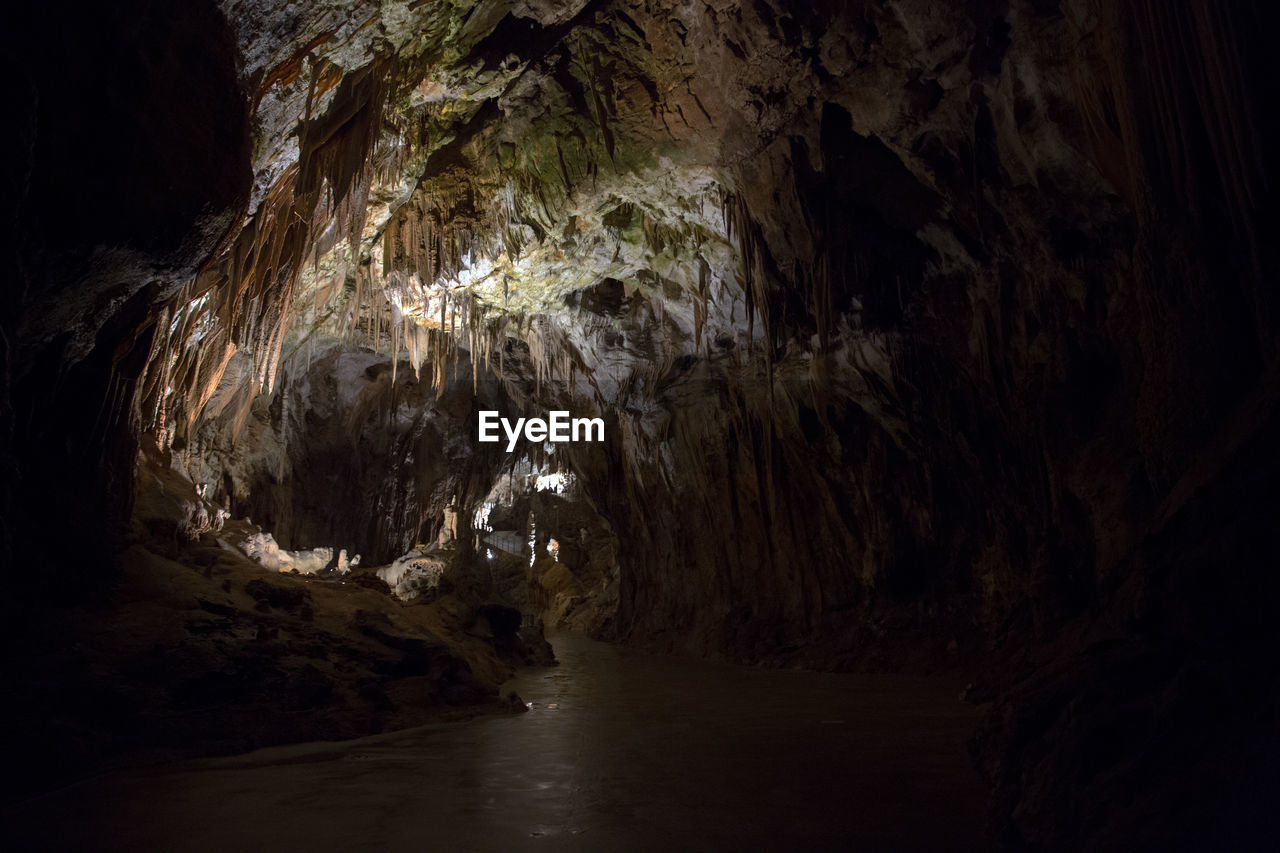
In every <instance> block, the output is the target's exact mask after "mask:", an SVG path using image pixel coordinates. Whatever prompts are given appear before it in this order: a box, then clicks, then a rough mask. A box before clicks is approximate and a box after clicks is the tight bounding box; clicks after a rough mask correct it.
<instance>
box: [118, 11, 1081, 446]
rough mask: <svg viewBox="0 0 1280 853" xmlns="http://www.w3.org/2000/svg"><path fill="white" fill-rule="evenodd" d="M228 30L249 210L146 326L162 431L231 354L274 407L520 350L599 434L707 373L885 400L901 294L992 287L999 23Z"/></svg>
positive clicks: (152, 395) (273, 26)
mask: <svg viewBox="0 0 1280 853" xmlns="http://www.w3.org/2000/svg"><path fill="white" fill-rule="evenodd" d="M224 6H225V8H224V13H225V15H226V17H227V20H228V21H230V22H231V23H232V26H233V27H234V28H235V29H236V38H237V42H238V48H239V56H238V62H237V70H238V74H239V76H240V79H241V85H242V86H243V87H244V89H245V90H246V91H247V92H248V93H249V96H250V98H249V100H250V104H251V117H250V127H251V133H252V156H251V160H252V172H253V183H252V190H251V193H250V197H249V199H248V202H247V204H246V206H245V210H244V215H243V217H242V218H241V220H240V222H239V223H238V225H236V226H235V227H233V228H231V229H230V230H229V232H228V233H227V234H226V235H225V237H224V238H223V239H222V242H221V244H220V246H219V248H218V250H217V251H216V252H215V253H214V256H213V258H212V259H211V260H210V261H209V262H208V263H207V264H206V265H205V266H204V268H203V270H202V271H201V272H200V273H199V275H198V276H197V277H196V279H195V280H194V281H193V282H191V283H190V284H189V285H187V286H186V287H185V288H184V289H183V290H182V292H181V293H179V294H178V295H177V296H176V297H175V298H174V299H173V300H171V302H170V303H169V306H168V307H167V308H166V310H165V312H163V316H162V317H161V318H160V319H159V320H158V327H159V328H161V329H162V330H163V329H164V327H165V326H167V329H168V334H163V333H162V334H160V335H158V336H157V338H156V343H155V345H154V346H153V351H152V355H151V357H150V358H149V368H148V371H147V376H145V377H144V379H143V382H142V383H141V385H140V387H141V393H140V394H139V399H138V401H137V405H136V410H135V417H136V419H137V421H138V422H139V425H140V426H142V427H144V428H146V427H161V428H162V427H164V426H165V425H166V424H169V425H171V426H175V429H171V430H170V432H169V434H170V436H171V437H172V435H173V434H174V433H175V432H177V433H181V432H183V431H185V430H186V429H187V428H189V426H190V425H191V423H193V422H194V421H195V419H196V418H197V416H198V415H199V414H200V413H201V412H202V411H203V408H204V405H205V404H206V402H207V401H208V400H209V399H210V397H211V396H212V395H213V392H214V390H215V388H216V386H217V384H218V382H219V381H220V380H222V379H223V378H224V376H225V372H226V367H227V365H228V364H229V363H230V362H231V360H232V357H233V355H236V354H237V353H238V354H239V355H240V357H241V358H244V357H250V358H252V360H253V365H254V369H253V370H252V371H241V373H243V374H244V375H245V376H247V377H252V378H253V379H254V380H255V381H256V382H257V383H258V384H259V385H260V386H261V387H262V388H263V389H264V390H269V389H270V388H271V387H272V385H273V384H274V380H275V375H276V373H277V371H278V369H279V364H280V360H281V358H282V355H283V357H284V358H285V360H286V361H287V360H288V358H290V357H291V356H293V355H296V354H297V353H299V352H301V351H305V348H306V347H308V346H310V347H311V348H314V347H315V345H316V343H317V341H322V340H334V339H341V340H346V341H349V342H352V343H354V344H356V345H363V346H369V347H372V348H374V349H376V350H379V351H384V352H388V353H390V352H391V351H396V352H402V353H407V355H408V358H409V362H410V364H411V366H412V367H413V368H414V370H415V371H416V370H419V369H421V368H422V367H423V366H424V365H426V364H427V363H428V362H434V363H435V364H436V365H437V368H436V369H435V370H434V373H433V375H434V376H435V378H436V380H437V381H439V379H440V377H441V376H442V370H441V369H440V368H439V366H440V365H443V364H444V363H445V361H447V360H448V358H449V357H450V353H453V354H454V356H456V352H455V350H457V349H461V350H462V351H463V352H465V353H468V354H470V355H472V356H473V361H474V362H484V363H486V364H488V365H490V366H491V367H492V366H493V363H494V361H495V360H498V359H501V358H503V357H504V356H502V355H500V354H499V352H500V351H502V350H505V349H507V347H508V343H507V342H508V341H509V340H514V341H519V342H521V344H522V346H521V351H522V352H526V353H527V358H525V359H524V363H523V364H522V365H516V366H515V370H514V371H512V372H511V373H512V376H516V377H518V376H520V375H521V371H523V374H524V375H526V376H527V377H528V378H532V379H533V384H534V385H535V386H537V387H541V385H542V383H543V381H544V380H546V381H553V382H558V383H559V387H561V388H563V389H565V390H566V391H567V393H568V394H569V395H570V397H571V398H575V397H583V398H586V399H590V400H591V402H592V404H593V405H595V406H597V407H604V408H607V407H610V406H621V405H623V404H625V403H626V402H627V401H626V400H625V399H623V398H622V397H621V396H620V395H623V396H625V392H623V391H620V390H619V385H620V384H621V385H627V386H628V388H629V387H630V384H629V383H625V382H621V381H620V378H619V377H620V374H621V375H622V376H625V375H627V373H628V372H629V371H630V372H634V371H635V370H636V369H639V370H640V371H641V372H642V373H643V377H642V381H641V382H640V383H639V384H640V385H641V386H644V385H646V384H647V385H648V390H649V392H650V393H652V391H653V389H654V388H655V387H656V386H657V385H658V384H659V383H660V382H661V380H662V377H663V376H664V375H666V374H669V373H670V372H671V371H672V370H678V365H680V364H682V363H684V364H686V365H687V357H691V356H695V357H696V356H699V355H700V356H704V357H706V358H707V359H708V360H714V359H715V358H720V361H722V362H724V363H723V364H722V366H721V367H720V368H719V369H720V370H722V371H723V370H730V371H738V372H742V371H746V372H747V373H748V374H749V375H754V371H755V370H757V369H758V365H756V364H755V362H757V361H760V360H764V361H766V362H768V363H769V364H770V365H772V363H773V362H774V361H775V360H776V361H778V362H780V369H781V370H782V373H781V374H780V375H784V376H785V375H787V371H790V372H791V373H792V374H794V375H796V376H799V377H803V376H806V375H808V373H809V372H810V371H811V370H813V369H814V368H813V356H814V354H815V353H820V354H822V355H823V357H824V358H827V359H830V358H835V359H837V361H839V362H840V363H842V364H844V365H845V366H848V365H850V364H853V365H857V366H859V368H860V369H859V370H854V371H852V372H850V373H848V375H847V377H846V378H848V379H849V380H850V381H852V382H853V383H854V384H855V385H856V386H858V387H863V386H865V385H866V383H867V382H871V383H873V384H875V385H877V386H879V387H881V388H882V389H883V387H885V386H886V384H887V383H888V382H890V381H891V380H890V379H889V377H888V371H887V369H886V368H885V361H886V359H885V356H884V352H883V351H884V349H885V347H886V346H888V344H887V343H886V340H885V337H884V333H885V332H886V331H887V330H890V329H891V327H892V326H893V325H894V324H895V323H896V322H898V321H899V320H900V319H901V317H902V316H903V315H904V314H905V313H907V312H909V310H910V303H911V300H912V297H913V293H912V292H911V291H912V289H913V288H915V287H916V286H917V285H918V284H919V282H920V281H922V280H923V278H924V277H925V274H926V271H927V272H928V273H929V274H930V275H932V276H934V277H935V278H936V277H945V276H947V275H949V274H964V273H965V272H967V271H969V270H971V269H972V268H973V267H974V266H975V263H976V262H975V261H974V259H973V254H974V253H975V249H974V246H975V244H976V243H980V241H981V239H982V238H981V237H980V236H978V235H976V234H975V231H976V230H977V229H978V228H979V227H980V226H978V225H977V224H976V222H977V219H978V214H977V213H975V212H973V211H971V210H965V209H963V208H962V209H960V210H959V211H957V210H956V209H955V206H954V205H953V204H952V203H951V202H950V200H949V198H948V196H949V195H952V194H953V193H954V189H955V188H954V186H951V185H949V183H948V182H949V181H950V182H952V183H954V182H955V181H956V178H955V176H954V175H952V174H951V173H952V172H954V171H955V170H954V168H953V167H954V161H955V160H957V159H961V158H962V157H963V156H965V153H966V152H968V154H969V155H970V156H971V155H972V150H973V145H972V140H971V139H970V136H971V135H972V126H971V124H970V119H969V114H970V113H971V112H972V101H973V98H974V97H975V95H974V94H973V92H971V91H970V90H971V88H974V89H975V90H976V89H977V87H979V86H980V85H981V84H980V83H979V82H978V79H980V78H981V76H982V68H981V66H980V65H979V64H977V63H975V61H974V60H973V59H972V57H971V56H970V53H969V50H968V47H967V45H968V44H969V43H970V42H971V41H972V40H973V33H972V31H973V29H974V28H975V27H976V26H981V25H982V21H981V19H980V16H979V20H978V21H976V22H975V20H974V17H973V16H972V15H970V14H968V13H967V12H963V11H959V10H957V11H955V12H954V13H952V12H950V11H948V10H945V9H942V8H938V7H937V4H929V3H909V2H904V3H891V4H871V3H850V4H843V5H842V7H841V8H840V9H839V10H838V11H837V12H835V13H834V15H835V17H834V19H830V20H829V19H828V18H830V15H821V16H819V15H814V16H812V18H810V17H809V16H808V15H807V14H806V13H805V12H804V11H803V10H788V9H786V8H784V7H783V6H781V5H779V4H770V3H767V2H759V3H755V4H753V5H751V6H745V5H738V4H733V3H721V4H701V5H695V4H684V3H659V4H652V3H649V4H641V3H626V2H614V3H601V2H591V3H581V2H571V3H516V4H512V3H506V2H482V3H477V4H470V3H449V2H441V3H418V2H383V3H377V4H375V3H353V2H335V3H326V4H322V5H315V4H307V5H306V8H305V10H304V9H303V7H302V6H300V5H299V4H289V3H268V2H239V3H226V4H224ZM1061 35H1063V37H1066V36H1067V35H1069V33H1066V32H1065V31H1064V33H1062V34H1061ZM994 49H998V48H994ZM898 56H901V57H907V56H910V57H911V61H910V62H902V63H900V62H898V61H897V60H896V59H895V57H898ZM989 61H990V60H989ZM997 61H998V60H997ZM1028 97H1034V93H1030V94H1029V95H1028ZM1005 118H1007V117H999V118H998V119H995V120H997V121H999V120H1001V119H1005ZM1058 134H1059V129H1058V128H1056V127H1053V126H1050V125H1046V126H1045V127H1043V128H1041V129H1040V130H1039V132H1038V134H1037V135H1032V136H1030V137H1027V135H1026V134H1024V135H1023V137H1022V138H1021V139H1020V142H1019V145H1020V146H1023V147H1025V146H1027V145H1032V144H1035V143H1036V142H1037V141H1038V140H1039V141H1042V142H1043V143H1044V144H1045V145H1047V146H1053V145H1059V146H1060V145H1062V140H1061V139H1060V138H1059V136H1058ZM1015 153H1016V152H1015ZM1069 166H1070V164H1069V163H1068V164H1063V168H1064V169H1065V168H1069ZM944 167H945V168H944ZM1042 168H1043V167H1042ZM1026 179H1027V180H1034V177H1033V176H1030V175H1028V176H1026ZM1073 180H1076V181H1077V182H1079V181H1081V180H1085V179H1082V178H1080V177H1079V176H1076V177H1074V178H1073ZM1086 182H1087V181H1086ZM966 204H967V206H968V207H972V202H971V201H968V202H966ZM833 215H838V216H842V217H850V218H852V220H853V221H854V223H855V229H854V231H853V237H852V238H850V237H849V234H848V230H847V229H840V230H836V229H828V228H827V224H828V223H827V222H824V221H823V220H824V219H825V220H830V219H831V218H832V216H833ZM859 224H861V225H865V231H863V232H859V231H858V230H857V226H858V225H859ZM979 251H980V248H979ZM864 279H865V280H867V281H870V280H872V279H874V280H876V281H879V282H883V281H885V280H890V281H892V282H893V287H892V288H891V291H892V292H890V291H887V290H886V288H885V286H884V285H883V284H880V285H877V286H875V287H871V288H864V287H863V286H862V280H864ZM904 289H905V292H904ZM837 331H839V332H840V334H836V333H837ZM833 340H835V341H837V343H834V344H833ZM837 351H838V352H837ZM682 357H685V358H686V361H685V362H681V358H682ZM601 367H603V368H604V369H602V370H601V369H598V368H601ZM503 369H504V370H505V369H506V365H504V366H503ZM592 372H595V374H596V379H592V378H591V377H590V374H592ZM863 374H866V375H867V376H870V378H869V379H867V378H864V376H863ZM236 375H240V374H239V373H238V374H236ZM601 380H602V381H601ZM668 384H669V383H668ZM873 407H876V408H884V405H883V402H879V403H873Z"/></svg>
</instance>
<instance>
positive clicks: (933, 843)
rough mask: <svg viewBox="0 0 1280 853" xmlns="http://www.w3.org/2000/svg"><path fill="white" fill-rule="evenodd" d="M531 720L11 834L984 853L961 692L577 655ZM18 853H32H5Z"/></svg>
mask: <svg viewBox="0 0 1280 853" xmlns="http://www.w3.org/2000/svg"><path fill="white" fill-rule="evenodd" d="M552 643H553V645H554V646H555V649H556V654H557V656H558V657H559V658H560V660H561V665H560V666H559V667H557V668H554V669H536V670H526V671H523V672H521V673H520V675H519V676H518V677H517V678H516V679H515V680H514V681H512V682H511V683H509V684H508V685H507V687H505V688H504V690H506V689H515V690H516V691H518V692H519V693H520V695H521V696H522V697H523V698H524V699H525V700H527V701H529V702H532V703H533V709H532V711H531V712H530V713H528V714H522V715H511V716H488V717H480V718H476V719H473V720H468V721H465V722H459V723H448V724H433V725H431V726H426V727H423V728H418V729H412V730H406V731H400V732H396V733H392V734H384V735H378V736H375V737H369V738H362V739H359V740H351V741H345V742H336V743H311V744H302V745H296V746H289V747H279V748H273V749H267V750H260V751H258V752H254V753H250V754H247V755H241V756H237V757H233V758H219V759H206V760H200V761H188V762H183V763H180V764H169V765H165V766H158V767H152V768H146V769H135V770H128V771H121V772H117V773H112V774H108V775H103V776H99V777H96V778H93V779H90V780H87V781H85V782H81V783H79V784H77V785H74V786H71V787H69V788H64V789H62V790H60V791H56V792H54V793H51V794H49V795H47V796H45V797H43V798H41V799H39V800H36V801H33V802H28V803H25V804H23V805H22V806H21V807H20V808H19V809H18V810H17V811H16V813H14V814H10V815H9V816H8V818H9V821H10V822H11V828H13V827H16V829H17V830H18V833H19V835H20V836H25V839H22V840H24V841H25V842H26V843H25V844H22V845H20V846H21V847H23V848H25V847H26V846H28V845H31V846H36V847H39V848H41V849H76V850H106V849H111V850H131V851H140V850H231V849H272V850H293V849H297V850H309V851H324V850H344V851H352V850H450V851H453V850H525V849H548V850H551V849H554V850H724V849H730V848H736V849H804V850H815V849H841V850H876V851H885V850H966V849H981V848H982V847H984V846H985V845H984V844H983V843H982V838H981V827H982V822H983V813H984V810H985V794H984V790H983V786H982V785H981V783H980V781H979V779H978V778H977V776H976V774H975V772H974V771H973V769H972V767H971V765H970V762H969V760H968V758H967V754H966V748H965V740H966V737H967V736H968V734H969V732H970V731H971V730H972V728H973V726H974V724H975V722H976V720H977V712H976V711H975V710H974V709H973V708H971V707H969V706H967V705H965V704H963V703H961V702H960V701H958V699H957V694H958V692H959V689H960V685H959V684H956V683H954V680H952V679H945V678H917V677H908V676H893V675H875V676H868V675H831V674H820V673H809V672H797V671H776V670H760V669H747V668H740V667H734V666H728V665H719V664H712V663H706V662H700V661H692V660H684V659H676V658H669V657H656V656H651V655H646V654H642V653H639V652H635V651H631V650H628V649H625V648H619V647H615V646H610V645H606V644H602V643H598V642H594V641H590V640H586V639H583V638H580V637H575V636H565V635H560V636H555V637H553V638H552ZM10 849H15V848H10Z"/></svg>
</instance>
